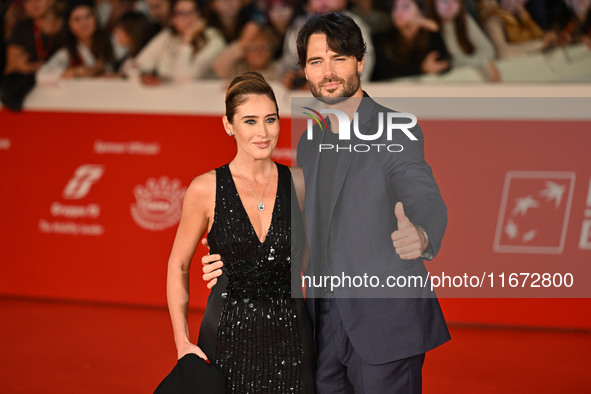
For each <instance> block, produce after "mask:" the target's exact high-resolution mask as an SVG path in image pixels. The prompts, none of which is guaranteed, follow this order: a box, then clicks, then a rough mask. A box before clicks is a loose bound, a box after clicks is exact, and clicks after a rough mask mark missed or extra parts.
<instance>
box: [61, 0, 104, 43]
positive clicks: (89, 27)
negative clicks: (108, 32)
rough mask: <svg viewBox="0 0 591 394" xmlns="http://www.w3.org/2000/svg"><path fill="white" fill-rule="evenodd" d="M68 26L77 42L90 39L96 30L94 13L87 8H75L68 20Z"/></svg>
mask: <svg viewBox="0 0 591 394" xmlns="http://www.w3.org/2000/svg"><path fill="white" fill-rule="evenodd" d="M68 25H69V26H70V30H71V31H72V34H74V37H76V38H77V39H79V40H88V39H90V38H91V37H92V35H93V34H94V32H95V31H96V28H97V22H96V18H95V17H94V13H93V12H92V9H91V8H90V7H88V6H80V7H76V8H75V9H74V11H72V14H71V15H70V19H68Z"/></svg>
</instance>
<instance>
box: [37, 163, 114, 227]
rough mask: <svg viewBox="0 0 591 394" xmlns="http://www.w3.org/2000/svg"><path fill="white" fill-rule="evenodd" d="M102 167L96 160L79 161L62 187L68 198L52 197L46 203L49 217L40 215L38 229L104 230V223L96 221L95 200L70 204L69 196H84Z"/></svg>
mask: <svg viewBox="0 0 591 394" xmlns="http://www.w3.org/2000/svg"><path fill="white" fill-rule="evenodd" d="M104 172H105V167H104V166H102V165H99V164H83V165H81V166H79V167H78V168H77V169H76V170H74V174H73V176H72V177H71V178H70V179H69V181H68V182H67V183H66V186H65V187H64V190H63V191H62V197H63V198H64V199H65V200H70V201H68V202H63V201H54V202H53V203H52V204H51V205H50V206H49V215H50V216H51V217H52V219H51V220H48V219H40V220H39V231H40V232H42V233H53V234H67V235H92V236H98V235H102V234H103V233H104V232H105V229H104V226H103V225H102V224H100V223H98V222H96V220H97V219H99V217H100V214H101V207H100V205H99V204H97V203H88V204H74V203H72V202H71V200H80V199H82V198H85V197H87V196H88V195H89V194H90V193H91V190H92V186H93V185H94V184H96V183H97V182H98V181H99V180H100V179H101V178H102V176H103V174H104Z"/></svg>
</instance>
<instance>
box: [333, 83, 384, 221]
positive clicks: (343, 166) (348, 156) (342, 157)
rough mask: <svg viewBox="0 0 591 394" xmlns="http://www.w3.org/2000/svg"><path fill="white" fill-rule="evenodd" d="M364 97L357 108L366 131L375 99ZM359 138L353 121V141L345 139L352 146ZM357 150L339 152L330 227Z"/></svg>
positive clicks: (362, 127) (360, 123)
mask: <svg viewBox="0 0 591 394" xmlns="http://www.w3.org/2000/svg"><path fill="white" fill-rule="evenodd" d="M363 96H364V97H363V99H362V100H361V103H360V105H359V108H358V109H357V112H358V113H359V131H360V132H362V133H364V132H365V131H366V130H367V127H368V125H369V123H370V122H371V119H372V116H373V112H374V110H375V107H374V105H373V104H374V101H373V100H372V99H371V98H370V97H369V96H368V95H367V93H365V92H363ZM357 141H358V140H357V139H356V138H355V137H354V133H353V123H352V122H351V141H343V142H344V143H345V144H350V145H351V147H352V146H353V145H354V144H355V143H356V142H357ZM355 155H356V152H355V150H354V149H353V148H352V149H351V152H348V151H343V152H342V154H339V159H338V162H337V167H336V170H335V178H334V183H333V187H332V194H331V199H330V216H329V219H328V228H329V229H330V225H331V222H332V216H333V214H334V209H335V206H336V204H337V201H338V200H339V196H340V195H341V191H342V189H343V183H344V182H345V178H346V177H347V174H348V173H349V168H350V167H351V162H352V161H353V158H354V157H355Z"/></svg>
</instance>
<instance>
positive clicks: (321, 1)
mask: <svg viewBox="0 0 591 394" xmlns="http://www.w3.org/2000/svg"><path fill="white" fill-rule="evenodd" d="M346 6H347V0H308V12H311V13H313V14H325V13H327V12H335V11H342V10H344V9H345V7H346Z"/></svg>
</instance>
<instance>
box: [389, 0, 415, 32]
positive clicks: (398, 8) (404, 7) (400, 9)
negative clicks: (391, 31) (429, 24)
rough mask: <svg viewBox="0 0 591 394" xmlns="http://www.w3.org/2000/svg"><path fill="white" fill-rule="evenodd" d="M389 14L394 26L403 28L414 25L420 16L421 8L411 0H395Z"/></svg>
mask: <svg viewBox="0 0 591 394" xmlns="http://www.w3.org/2000/svg"><path fill="white" fill-rule="evenodd" d="M390 16H391V18H392V23H394V26H396V27H398V28H403V27H407V26H410V25H414V24H415V22H416V21H417V20H418V19H419V18H420V16H421V10H420V9H419V7H418V6H417V4H416V3H415V2H414V1H412V0H395V1H394V4H393V6H392V13H391V14H390Z"/></svg>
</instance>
